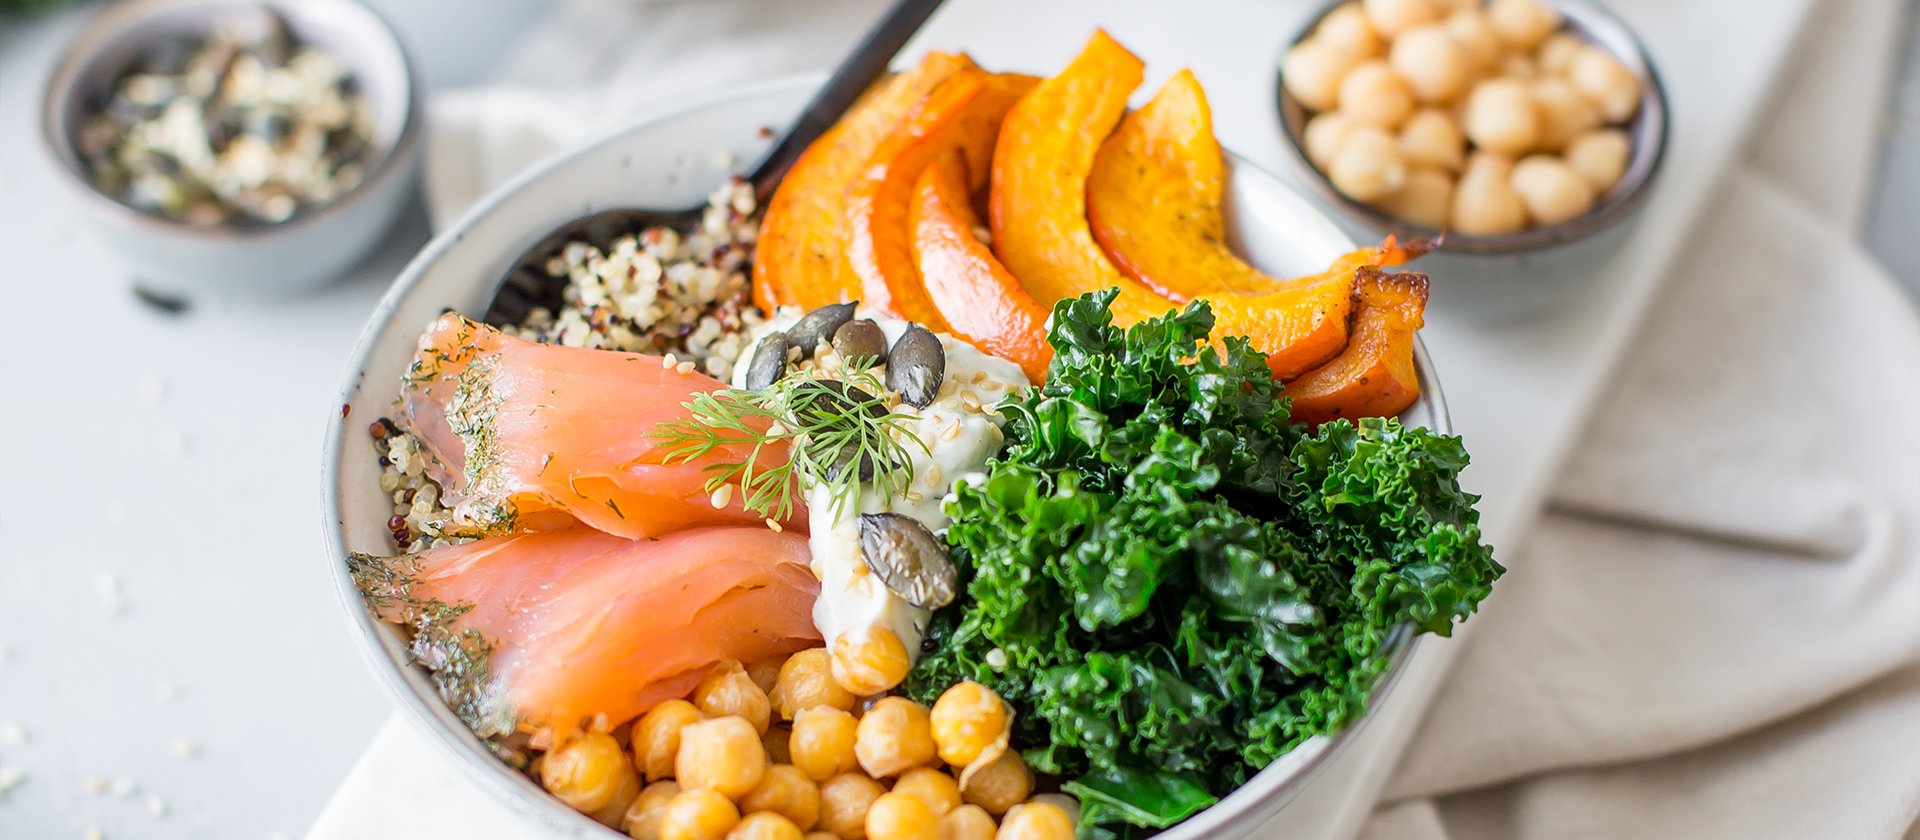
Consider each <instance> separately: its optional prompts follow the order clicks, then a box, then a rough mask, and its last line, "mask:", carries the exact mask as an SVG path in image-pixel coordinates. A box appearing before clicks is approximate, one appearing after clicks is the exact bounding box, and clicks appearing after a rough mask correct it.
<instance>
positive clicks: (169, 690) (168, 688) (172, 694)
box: [153, 682, 180, 703]
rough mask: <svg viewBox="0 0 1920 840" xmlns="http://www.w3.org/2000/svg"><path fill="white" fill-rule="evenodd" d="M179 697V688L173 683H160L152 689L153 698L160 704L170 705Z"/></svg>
mask: <svg viewBox="0 0 1920 840" xmlns="http://www.w3.org/2000/svg"><path fill="white" fill-rule="evenodd" d="M179 696H180V686H177V685H174V684H173V683H164V682H163V683H160V684H159V685H156V686H154V687H153V697H154V699H155V700H159V701H160V702H162V703H171V702H173V701H174V700H175V699H176V698H178V697H179Z"/></svg>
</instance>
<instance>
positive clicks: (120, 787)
mask: <svg viewBox="0 0 1920 840" xmlns="http://www.w3.org/2000/svg"><path fill="white" fill-rule="evenodd" d="M139 789H140V788H139V786H138V785H135V784H134V783H133V780H132V779H114V780H113V781H112V782H110V783H108V784H107V793H110V794H112V795H113V797H114V798H115V799H125V798H127V797H129V796H132V795H133V792H134V791H136V790H139Z"/></svg>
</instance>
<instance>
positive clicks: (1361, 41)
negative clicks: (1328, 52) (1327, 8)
mask: <svg viewBox="0 0 1920 840" xmlns="http://www.w3.org/2000/svg"><path fill="white" fill-rule="evenodd" d="M1313 37H1314V39H1315V40H1317V41H1319V42H1320V43H1322V44H1326V45H1327V46H1329V47H1332V48H1334V49H1337V50H1341V51H1343V52H1345V53H1347V54H1348V55H1351V56H1353V57H1354V58H1356V59H1360V58H1373V57H1374V56H1377V55H1379V54H1381V53H1383V52H1386V51H1387V42H1386V40H1385V39H1383V38H1381V37H1380V32H1379V31H1378V30H1376V29H1374V28H1373V21H1371V20H1368V19H1367V13H1366V11H1365V10H1364V9H1361V8H1360V4H1359V3H1357V2H1353V3H1346V4H1344V5H1341V6H1338V7H1336V8H1335V9H1334V10H1333V11H1331V12H1328V13H1327V16H1326V17H1323V18H1321V19H1320V25H1318V26H1316V27H1314V29H1313Z"/></svg>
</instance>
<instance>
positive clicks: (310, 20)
mask: <svg viewBox="0 0 1920 840" xmlns="http://www.w3.org/2000/svg"><path fill="white" fill-rule="evenodd" d="M419 97H420V92H419V85H418V84H417V82H416V76H415V73H414V70H413V67H412V65H411V63H410V62H409V61H408V58H407V55H406V52H405V50H404V48H403V47H402V46H401V44H400V41H399V39H398V38H397V37H396V36H395V35H394V34H393V31H392V30H391V29H390V28H389V27H388V26H387V24H386V23H385V22H384V21H382V20H381V19H380V17H379V16H378V15H376V14H374V13H373V12H372V11H371V10H369V9H368V8H366V7H365V6H363V5H361V4H360V3H358V2H356V0H132V2H126V3H121V4H118V5H116V6H114V7H112V8H110V9H108V10H106V11H105V12H104V13H102V14H100V15H99V16H98V17H97V18H96V19H95V20H94V21H93V22H92V24H91V25H89V26H88V27H87V28H86V29H85V30H84V31H83V32H81V33H80V35H79V36H78V37H77V38H76V39H75V40H74V41H73V43H72V44H71V45H70V46H69V47H68V48H67V51H66V53H65V56H64V57H63V59H62V61H61V63H60V65H59V66H58V68H57V69H56V70H55V71H54V74H53V76H52V77H51V80H50V82H49V84H48V88H47V92H46V97H45V101H44V109H43V114H42V118H43V137H44V140H45V142H46V145H47V150H48V152H49V154H50V155H51V156H52V158H53V159H54V161H55V164H56V168H57V169H59V170H60V171H61V172H62V174H63V175H64V176H66V177H63V178H62V179H61V180H62V181H64V182H65V183H67V184H68V185H69V186H71V187H72V188H73V190H72V192H73V193H74V195H75V197H76V200H77V201H78V203H79V204H80V205H81V207H82V209H83V212H84V213H85V215H86V216H87V217H88V219H89V220H90V221H91V222H93V223H94V226H95V227H96V228H97V229H98V232H99V233H100V234H101V239H102V241H103V243H104V244H107V245H109V246H110V247H112V248H113V249H114V250H116V251H118V252H120V254H121V255H122V256H123V257H124V258H125V261H126V262H127V264H128V267H129V269H130V271H131V273H132V274H133V276H134V280H135V282H136V284H137V285H139V286H140V287H142V288H144V289H147V290H149V291H152V292H157V293H159V294H162V295H168V296H188V297H190V296H193V295H197V294H204V293H209V292H211V293H216V294H233V295H250V296H264V295H272V294H277V293H287V292H295V291H302V290H307V289H311V288H314V287H316V286H318V285H320V284H322V283H325V282H327V281H329V280H332V279H335V278H338V277H340V276H341V275H342V274H344V273H345V272H346V270H347V269H349V268H350V267H352V266H353V265H354V264H355V263H357V262H358V261H359V260H360V258H361V257H362V256H364V255H365V254H366V253H367V252H368V251H369V250H371V248H372V247H373V246H374V245H375V244H377V243H378V242H379V241H380V240H381V239H382V238H383V236H384V235H385V234H386V233H387V232H388V231H390V230H391V229H392V227H393V225H394V222H395V221H396V219H397V217H398V215H399V214H400V212H401V211H402V210H403V209H404V208H405V207H406V206H407V204H408V199H409V197H410V196H411V194H412V192H413V189H414V187H415V185H416V183H417V181H418V172H419V156H420V133H421V114H422V113H423V109H422V107H421V102H420V101H419Z"/></svg>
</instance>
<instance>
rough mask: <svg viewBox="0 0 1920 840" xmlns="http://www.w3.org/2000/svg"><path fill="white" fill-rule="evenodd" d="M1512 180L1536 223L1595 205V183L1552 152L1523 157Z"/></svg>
mask: <svg viewBox="0 0 1920 840" xmlns="http://www.w3.org/2000/svg"><path fill="white" fill-rule="evenodd" d="M1510 180H1511V182H1512V184H1513V191H1514V192H1516V193H1518V194H1519V195H1520V201H1521V203H1523V204H1525V205H1526V206H1527V215H1529V216H1531V217H1532V218H1533V221H1534V223H1535V224H1541V225H1557V224H1560V223H1561V222H1565V221H1569V220H1571V219H1575V218H1578V217H1580V216H1582V215H1584V214H1585V213H1586V212H1587V211H1588V210H1591V209H1593V187H1591V186H1588V184H1587V182H1586V179H1584V178H1581V177H1580V173H1578V172H1575V171H1573V167H1571V166H1568V165H1567V162H1566V161H1564V160H1561V159H1560V158H1557V157H1554V156H1552V155H1534V156H1532V157H1529V158H1527V159H1525V160H1522V161H1520V162H1519V163H1517V164H1515V165H1514V167H1513V175H1512V176H1511V178H1510Z"/></svg>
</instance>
